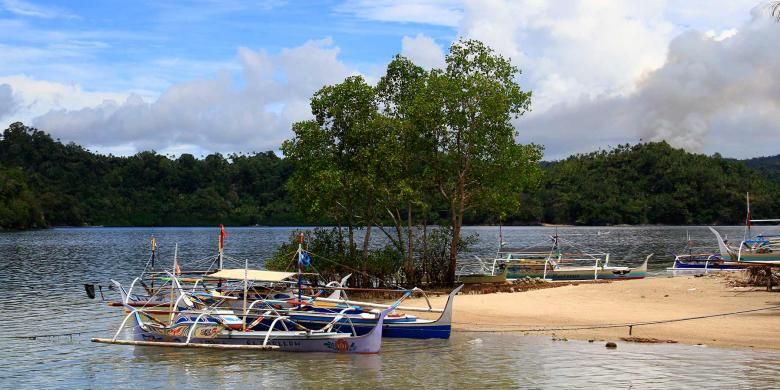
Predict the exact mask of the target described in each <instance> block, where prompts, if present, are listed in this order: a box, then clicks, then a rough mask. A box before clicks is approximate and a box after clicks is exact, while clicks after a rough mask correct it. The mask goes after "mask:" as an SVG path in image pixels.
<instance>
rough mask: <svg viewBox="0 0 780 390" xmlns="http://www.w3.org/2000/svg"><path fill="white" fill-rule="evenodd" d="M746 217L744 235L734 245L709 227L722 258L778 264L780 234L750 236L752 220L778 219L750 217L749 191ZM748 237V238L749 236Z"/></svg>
mask: <svg viewBox="0 0 780 390" xmlns="http://www.w3.org/2000/svg"><path fill="white" fill-rule="evenodd" d="M746 198H747V217H746V218H745V237H744V238H743V240H742V241H741V242H740V243H739V245H737V246H735V245H732V244H731V243H729V242H727V241H726V240H725V239H723V237H721V236H720V233H718V231H717V230H715V229H713V228H712V227H710V231H712V233H713V234H715V238H717V240H718V248H719V249H720V255H721V257H722V258H723V259H727V260H730V261H732V262H734V261H736V262H738V263H763V264H780V234H758V235H755V236H752V237H750V236H751V233H750V230H751V225H752V223H753V222H759V223H761V222H780V219H751V217H750V193H748V194H747V196H746ZM749 237H750V238H749Z"/></svg>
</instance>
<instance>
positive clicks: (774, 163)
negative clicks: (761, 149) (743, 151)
mask: <svg viewBox="0 0 780 390" xmlns="http://www.w3.org/2000/svg"><path fill="white" fill-rule="evenodd" d="M744 161H745V164H746V165H747V166H749V167H750V168H753V169H755V170H756V171H758V172H759V173H761V174H762V175H764V176H766V177H767V178H768V179H769V180H773V181H775V182H778V183H780V154H778V155H777V156H771V157H756V158H751V159H749V160H744Z"/></svg>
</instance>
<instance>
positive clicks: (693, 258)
mask: <svg viewBox="0 0 780 390" xmlns="http://www.w3.org/2000/svg"><path fill="white" fill-rule="evenodd" d="M743 269H744V267H743V266H741V265H739V264H734V263H731V262H728V261H726V260H723V258H722V257H721V255H720V254H717V253H689V254H684V255H676V256H675V257H674V263H673V264H672V266H671V267H669V268H667V269H666V270H667V271H670V272H674V273H680V274H690V273H705V274H706V273H710V272H721V271H741V270H743Z"/></svg>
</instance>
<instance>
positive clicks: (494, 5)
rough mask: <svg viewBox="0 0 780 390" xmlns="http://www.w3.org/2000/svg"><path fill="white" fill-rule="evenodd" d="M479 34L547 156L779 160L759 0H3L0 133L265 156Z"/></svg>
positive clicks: (525, 128) (778, 116)
mask: <svg viewBox="0 0 780 390" xmlns="http://www.w3.org/2000/svg"><path fill="white" fill-rule="evenodd" d="M459 38H467V39H479V40H482V41H483V42H485V43H486V44H488V45H489V46H491V47H492V48H494V49H495V50H496V51H497V52H498V53H499V54H501V55H503V56H505V57H508V58H510V59H511V61H512V62H513V64H515V65H516V66H517V67H518V68H519V69H520V70H521V71H522V73H521V74H520V75H519V76H518V79H517V82H518V83H519V84H520V85H521V87H522V88H523V89H525V90H531V91H533V95H532V104H531V111H530V112H528V113H526V114H525V115H523V116H521V117H520V118H518V119H515V120H514V121H513V124H514V126H515V127H516V129H517V132H518V137H517V139H518V141H519V142H523V143H530V142H533V143H536V144H540V145H544V147H545V156H544V157H545V159H547V160H554V159H560V158H565V157H566V156H568V155H570V154H573V153H587V152H590V151H594V150H598V149H607V148H609V147H614V146H616V145H619V144H624V143H631V144H634V143H637V142H640V141H660V140H666V141H668V142H669V143H671V144H672V145H673V146H676V147H682V148H685V149H686V150H689V151H692V152H697V153H706V154H712V153H716V152H717V153H720V154H721V155H723V156H726V157H735V158H750V157H757V156H764V155H775V154H778V153H780V77H778V75H780V50H778V47H780V23H777V22H774V21H773V20H772V19H771V18H770V17H769V11H768V9H767V7H766V3H765V2H762V1H761V0H643V1H641V2H640V1H627V0H561V1H544V0H513V1H507V0H479V1H472V0H465V1H450V0H418V1H403V0H395V1H391V0H344V1H306V0H301V1H283V0H265V1H262V0H261V1H233V0H214V1H212V0H193V1H184V2H177V1H144V0H136V1H119V0H106V1H96V2H81V1H79V2H56V1H37V0H0V126H2V128H6V127H7V125H8V124H10V123H13V122H16V121H21V122H24V123H25V124H27V125H30V126H34V127H36V128H38V129H40V130H44V131H46V132H49V133H50V134H52V135H53V136H54V137H55V138H58V139H60V140H62V141H64V142H71V141H72V142H76V143H78V144H81V145H83V146H85V147H87V148H88V149H90V150H93V151H96V152H100V153H106V154H108V153H112V154H115V155H131V154H134V153H136V152H138V151H143V150H156V151H158V152H159V153H163V154H172V155H178V154H181V153H193V154H195V155H196V156H200V155H204V154H208V153H212V152H221V153H225V154H229V153H234V152H235V153H252V152H262V151H267V150H273V151H277V152H278V149H279V146H280V145H281V143H282V141H283V140H285V139H287V138H290V137H291V136H292V132H291V130H290V129H291V124H292V123H293V122H295V121H300V120H305V119H309V118H310V117H311V111H310V109H309V105H308V103H309V99H310V97H311V96H312V94H313V93H314V92H316V91H317V90H318V89H319V88H321V87H322V86H324V85H327V84H334V83H338V82H340V81H341V80H343V79H344V78H345V77H347V76H350V75H362V76H363V77H365V78H366V79H367V80H368V81H369V82H371V83H375V82H376V81H377V80H378V79H379V77H381V76H382V74H383V73H384V71H385V67H386V65H387V63H388V62H389V61H390V60H391V59H392V57H393V56H394V55H395V54H399V53H400V54H402V55H404V56H407V57H408V58H410V59H411V60H413V61H414V62H415V63H417V64H419V65H421V66H423V67H425V68H428V69H431V68H436V67H442V66H444V58H445V55H446V53H447V51H448V47H449V45H450V44H451V43H452V42H453V41H455V40H457V39H459Z"/></svg>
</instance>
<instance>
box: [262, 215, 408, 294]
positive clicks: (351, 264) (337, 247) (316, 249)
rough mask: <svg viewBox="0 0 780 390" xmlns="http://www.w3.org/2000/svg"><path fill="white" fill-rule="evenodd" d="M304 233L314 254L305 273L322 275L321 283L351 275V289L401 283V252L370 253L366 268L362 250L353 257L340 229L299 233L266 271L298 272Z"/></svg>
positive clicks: (386, 250) (283, 245)
mask: <svg viewBox="0 0 780 390" xmlns="http://www.w3.org/2000/svg"><path fill="white" fill-rule="evenodd" d="M301 233H304V234H305V235H306V236H307V237H306V239H305V245H304V249H305V250H307V251H309V252H310V253H312V256H311V266H310V267H309V268H307V269H305V270H304V272H316V273H318V276H319V280H317V282H318V283H321V284H326V283H328V282H330V281H333V280H339V279H341V277H343V276H345V275H347V274H350V273H351V274H352V277H350V279H349V285H351V286H366V285H371V286H375V287H393V286H395V285H396V284H398V283H400V282H401V281H400V280H399V274H398V271H399V269H400V267H401V262H402V258H401V256H400V253H399V252H398V251H396V250H395V249H393V248H392V247H391V246H386V247H383V248H380V249H377V250H371V251H369V252H367V253H366V259H367V261H366V263H365V269H364V268H363V267H364V264H363V260H362V258H363V256H362V255H363V253H362V250H357V251H358V256H352V255H351V254H350V251H349V249H348V247H349V242H348V241H347V239H346V237H345V235H344V233H345V232H344V229H338V228H316V229H314V230H313V231H311V232H302V231H295V232H294V233H292V234H291V235H290V240H289V241H288V242H287V243H284V244H282V245H281V246H279V247H278V248H277V250H276V253H274V255H273V257H272V258H271V259H270V260H269V261H267V262H266V263H265V266H266V268H268V269H270V270H275V271H288V272H292V271H294V270H296V269H297V267H298V258H297V256H296V251H297V249H298V240H299V235H300V234H301ZM358 259H361V260H358Z"/></svg>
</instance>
